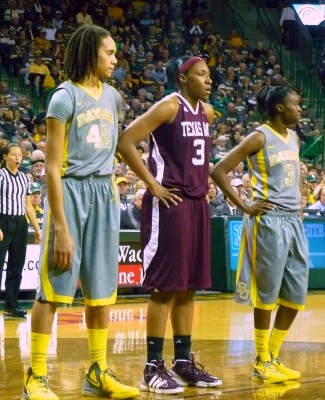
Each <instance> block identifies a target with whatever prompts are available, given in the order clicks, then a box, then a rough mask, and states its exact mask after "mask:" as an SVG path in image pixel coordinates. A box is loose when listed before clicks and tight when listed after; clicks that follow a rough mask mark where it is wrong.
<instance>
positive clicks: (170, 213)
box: [119, 56, 222, 394]
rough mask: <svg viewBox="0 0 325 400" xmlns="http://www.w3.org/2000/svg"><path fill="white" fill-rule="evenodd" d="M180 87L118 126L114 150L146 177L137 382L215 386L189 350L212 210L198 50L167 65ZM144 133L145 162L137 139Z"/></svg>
mask: <svg viewBox="0 0 325 400" xmlns="http://www.w3.org/2000/svg"><path fill="white" fill-rule="evenodd" d="M167 75H168V79H169V81H174V83H175V84H176V85H177V86H178V88H179V89H180V91H179V92H178V93H172V94H170V95H168V96H166V97H165V98H163V99H162V100H160V101H159V102H158V103H156V104H155V105H153V106H152V107H151V108H150V109H149V110H148V111H147V112H146V113H145V114H143V115H142V116H141V117H139V118H137V119H136V120H135V121H133V122H132V123H131V124H130V125H129V126H128V127H127V128H126V130H125V131H124V132H123V133H122V135H121V137H120V140H119V150H120V152H121V154H122V156H123V157H124V160H125V161H126V163H127V164H128V165H129V166H130V168H131V169H132V170H133V171H134V172H135V173H136V174H137V176H139V177H140V178H141V179H142V180H143V181H144V182H145V183H146V185H147V187H148V190H147V192H146V193H145V195H144V199H143V204H142V210H141V227H140V231H141V246H142V251H143V269H144V281H143V288H144V289H145V290H147V291H149V292H150V293H151V296H150V301H149V304H148V314H147V364H146V366H145V369H144V374H143V377H142V382H141V389H143V390H148V391H150V392H154V393H162V394H174V393H179V392H182V391H183V388H182V386H188V385H195V386H198V387H215V386H218V385H221V383H222V382H221V380H220V379H219V378H216V377H214V376H212V375H210V374H208V373H207V372H205V371H203V370H202V369H200V368H197V364H196V363H195V360H194V356H193V354H192V353H191V332H192V322H193V310H194V301H193V299H194V295H195V291H196V290H202V289H208V288H209V287H210V286H211V278H210V214H209V206H208V203H207V201H206V194H207V192H208V178H209V149H210V137H209V124H210V123H211V122H212V121H213V119H214V112H213V108H212V107H211V106H209V105H208V104H206V103H205V101H206V100H207V99H208V98H209V96H210V91H211V83H212V81H211V78H210V71H209V68H208V66H207V64H206V63H205V61H204V60H202V59H201V58H200V57H187V56H184V57H181V58H180V59H178V60H177V61H176V62H175V61H171V62H170V63H169V64H168V66H167ZM148 135H150V152H149V159H148V168H149V170H148V169H147V168H146V167H145V166H144V164H143V162H142V161H141V158H140V156H139V154H138V152H137V149H136V144H137V143H138V142H140V141H141V140H143V139H145V138H147V137H148ZM169 314H170V315H171V322H172V328H173V336H174V352H175V358H174V360H173V364H172V368H171V371H170V373H169V372H168V371H167V370H166V367H165V363H164V360H163V342H164V336H165V330H166V324H167V319H168V316H169Z"/></svg>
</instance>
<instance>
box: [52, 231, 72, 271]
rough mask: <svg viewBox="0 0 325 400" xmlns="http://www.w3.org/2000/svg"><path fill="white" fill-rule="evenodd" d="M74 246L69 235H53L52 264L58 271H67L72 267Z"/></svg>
mask: <svg viewBox="0 0 325 400" xmlns="http://www.w3.org/2000/svg"><path fill="white" fill-rule="evenodd" d="M73 251H74V244H73V241H72V237H71V236H70V234H69V233H60V234H56V235H55V240H54V262H55V264H56V265H57V267H58V268H59V269H62V270H68V269H70V268H71V267H72V258H73Z"/></svg>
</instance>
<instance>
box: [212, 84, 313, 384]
mask: <svg viewBox="0 0 325 400" xmlns="http://www.w3.org/2000/svg"><path fill="white" fill-rule="evenodd" d="M257 105H258V110H259V112H260V114H261V115H263V116H264V117H265V120H266V121H267V122H266V123H265V124H264V125H262V126H260V127H259V128H257V129H256V131H254V132H252V133H250V134H249V135H248V136H247V137H246V138H245V140H244V141H243V142H241V143H240V144H239V145H238V146H236V147H235V148H234V149H233V150H231V151H230V152H229V153H228V154H227V155H226V156H225V157H224V158H223V159H222V161H220V163H219V164H218V165H217V166H216V168H215V169H214V170H213V172H212V175H211V176H212V178H213V179H214V181H215V182H216V183H217V184H218V186H219V187H220V188H221V190H222V191H223V192H224V193H225V194H226V196H227V197H230V198H231V200H232V201H233V202H234V203H236V204H237V206H238V207H240V208H242V209H243V211H244V212H245V213H246V215H245V217H244V225H243V233H242V240H241V247H240V253H239V258H238V269H237V280H236V281H237V282H236V290H235V300H236V301H237V302H239V303H242V304H251V305H253V307H254V340H255V349H256V360H255V363H254V369H253V373H252V378H253V379H254V380H257V381H262V382H265V383H279V382H284V381H286V380H288V379H298V378H299V377H300V372H299V371H296V370H293V369H290V368H287V367H285V366H284V365H283V364H282V363H281V362H280V361H279V358H278V354H279V350H280V348H281V346H282V344H283V342H284V340H285V337H286V335H287V333H288V330H289V329H290V327H291V324H292V322H293V321H294V319H295V317H296V315H297V312H298V310H303V309H304V305H305V299H306V294H307V288H308V247H307V241H306V237H305V233H304V228H303V224H302V220H301V218H300V215H301V213H300V192H299V189H300V181H301V178H300V165H299V144H298V138H297V136H296V134H295V133H294V132H293V131H292V130H290V129H288V128H287V127H288V126H289V127H290V126H295V125H296V124H297V122H298V120H299V118H300V115H301V108H300V107H299V97H298V95H297V94H296V93H295V92H294V91H292V90H291V89H290V88H288V87H282V86H281V87H280V86H277V87H271V88H268V87H266V86H265V87H263V88H262V89H261V90H260V92H259V94H258V96H257ZM246 157H247V163H248V168H249V175H250V181H251V187H252V192H253V194H252V201H251V203H250V204H245V203H244V202H243V200H242V199H241V198H240V197H239V196H237V195H236V194H235V193H234V191H233V190H232V188H231V186H230V183H229V181H228V179H227V176H226V174H227V173H228V172H229V171H231V170H232V169H233V168H234V167H235V166H236V165H237V164H238V163H239V162H240V161H241V160H243V159H245V158H246ZM277 305H278V306H279V307H278V309H277V312H276V316H275V320H274V324H273V329H272V330H271V333H270V332H269V330H270V321H271V313H272V310H273V309H274V308H275V307H276V306H277Z"/></svg>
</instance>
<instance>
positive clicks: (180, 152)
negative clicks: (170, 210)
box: [149, 93, 211, 198]
mask: <svg viewBox="0 0 325 400" xmlns="http://www.w3.org/2000/svg"><path fill="white" fill-rule="evenodd" d="M175 94H176V95H177V96H178V102H179V109H178V112H177V115H176V117H175V119H174V121H173V122H172V123H171V124H164V125H161V126H160V127H159V128H157V129H156V130H155V131H154V132H152V134H151V135H150V154H149V169H150V171H151V173H152V174H153V176H154V177H155V178H156V180H157V181H158V182H159V183H160V184H161V185H162V186H165V187H167V188H171V187H176V188H181V189H182V191H183V193H184V195H186V196H190V197H194V198H200V197H203V196H205V195H206V193H207V192H208V178H209V151H210V145H211V142H210V136H209V122H208V119H207V115H206V113H205V110H204V107H203V105H202V104H201V102H199V103H198V105H197V107H196V109H195V110H193V108H192V106H191V105H190V103H189V102H188V101H187V100H186V99H184V97H183V96H181V95H180V94H179V93H173V94H171V95H170V96H173V95H175Z"/></svg>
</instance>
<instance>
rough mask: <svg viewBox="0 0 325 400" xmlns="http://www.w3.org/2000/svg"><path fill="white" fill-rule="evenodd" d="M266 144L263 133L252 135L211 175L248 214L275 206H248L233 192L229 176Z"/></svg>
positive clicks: (267, 204) (253, 133) (254, 204)
mask: <svg viewBox="0 0 325 400" xmlns="http://www.w3.org/2000/svg"><path fill="white" fill-rule="evenodd" d="M264 143H265V136H264V135H263V133H261V132H258V131H255V132H252V133H250V134H249V135H248V136H247V137H246V138H245V139H244V140H243V141H242V142H240V143H239V144H238V145H237V146H235V147H234V148H233V149H232V150H230V152H229V153H227V154H226V155H225V156H224V157H223V158H222V159H221V161H219V162H218V164H217V165H216V167H215V168H214V170H213V171H212V173H211V178H212V179H213V180H214V181H215V182H216V184H217V185H218V187H219V188H220V189H221V191H222V192H223V193H224V194H225V195H226V196H227V197H228V198H229V199H230V200H232V201H233V202H234V203H235V204H236V206H237V207H239V208H241V209H242V210H243V211H244V212H245V213H247V214H256V213H258V212H264V211H267V210H271V209H273V208H274V206H273V205H272V204H269V203H266V202H261V201H258V202H254V203H252V204H251V205H247V204H246V203H245V202H244V201H243V200H242V199H241V197H240V196H239V195H238V194H237V193H236V192H235V191H234V190H233V188H232V186H231V183H230V182H229V179H228V177H227V174H228V172H230V171H232V170H233V169H234V168H235V167H236V165H238V164H239V163H240V162H241V161H243V160H244V159H245V158H246V157H248V156H250V155H252V154H256V153H258V152H259V151H260V150H261V149H262V148H263V146H264Z"/></svg>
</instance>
